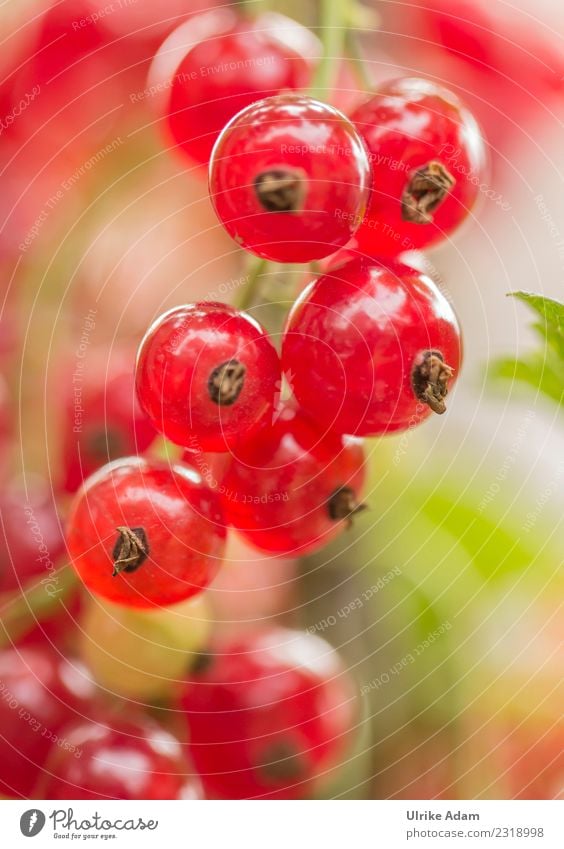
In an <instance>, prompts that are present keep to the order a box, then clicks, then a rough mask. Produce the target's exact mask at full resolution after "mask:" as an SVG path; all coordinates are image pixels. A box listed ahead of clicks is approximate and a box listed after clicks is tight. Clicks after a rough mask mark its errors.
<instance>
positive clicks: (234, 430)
mask: <svg viewBox="0 0 564 849" xmlns="http://www.w3.org/2000/svg"><path fill="white" fill-rule="evenodd" d="M280 380H281V372H280V362H279V359H278V354H277V353H276V350H275V348H274V346H273V344H272V342H271V341H270V339H269V337H268V335H267V334H266V332H265V331H264V330H263V329H262V327H261V326H260V325H259V324H258V323H257V322H256V321H255V320H254V319H253V318H251V317H250V316H249V315H247V314H246V313H241V312H237V310H235V309H234V308H233V307H230V306H228V305H227V304H219V303H218V304H216V303H200V304H189V305H187V306H183V307H176V308H175V309H173V310H170V311H169V312H167V313H165V314H164V315H163V316H161V317H160V318H159V319H157V321H156V322H155V323H154V324H153V325H152V326H151V327H150V328H149V330H148V332H147V334H146V336H145V338H144V339H143V341H142V343H141V347H140V349H139V354H138V358H137V374H136V381H137V394H138V396H139V400H140V402H141V405H142V406H143V408H144V410H145V411H146V412H147V414H148V416H149V417H150V419H151V421H152V423H153V424H154V426H155V427H156V428H157V430H159V431H161V433H164V434H165V436H167V437H168V438H169V439H171V440H172V441H173V442H176V443H178V444H179V445H184V446H187V447H188V448H192V449H195V450H197V451H200V452H201V451H227V450H229V448H230V447H231V446H232V445H233V443H234V442H236V441H237V440H238V439H239V438H240V437H241V436H243V435H244V434H246V433H247V432H248V430H249V429H250V428H252V427H254V425H255V424H256V423H257V422H258V421H259V420H260V419H261V418H262V417H263V416H264V415H265V414H266V413H267V412H268V411H269V410H271V409H272V405H273V403H274V400H275V395H276V392H277V389H278V388H279V386H280Z"/></svg>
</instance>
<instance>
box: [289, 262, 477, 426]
mask: <svg viewBox="0 0 564 849" xmlns="http://www.w3.org/2000/svg"><path fill="white" fill-rule="evenodd" d="M460 360H461V349H460V331H459V328H458V324H457V321H456V317H455V315H454V313H453V310H452V308H451V306H450V304H449V303H448V301H447V300H446V299H445V298H444V297H443V295H442V294H441V293H440V292H439V290H438V289H437V288H436V286H435V284H434V283H433V282H432V281H431V280H430V278H428V277H426V276H425V275H424V274H421V273H420V272H418V271H415V270H414V269H412V268H408V267H407V266H402V265H399V264H398V265H391V266H389V267H386V266H383V265H380V264H377V263H376V262H375V261H372V262H369V261H367V260H362V259H360V260H355V261H353V262H349V263H347V264H346V265H344V266H342V267H340V268H338V269H335V270H334V271H331V272H329V273H328V274H326V275H325V276H324V277H321V278H319V279H318V280H317V281H314V282H313V283H311V284H310V285H309V286H308V287H307V288H306V289H305V290H304V292H303V293H302V294H301V296H300V297H299V298H298V300H297V301H296V303H295V305H294V307H293V309H292V311H291V312H290V315H289V317H288V323H287V326H286V330H285V333H284V341H283V347H282V363H283V367H284V369H285V370H286V371H287V373H288V374H290V375H291V376H292V386H293V390H294V393H295V395H296V397H297V399H298V401H299V403H300V404H301V406H302V408H303V409H304V411H305V412H306V413H307V414H308V415H310V416H311V417H312V418H314V419H315V420H316V421H317V422H318V423H319V424H321V425H323V427H324V428H331V429H333V430H335V431H337V432H338V433H355V434H359V435H363V436H364V435H378V434H383V433H388V432H392V431H399V430H405V429H406V428H409V427H413V426H414V425H416V424H418V423H420V422H421V421H422V420H423V419H425V418H426V417H427V416H428V415H429V414H430V411H431V410H434V411H435V412H437V413H442V412H444V410H445V402H444V398H445V396H446V394H447V389H448V384H449V382H450V381H451V379H452V378H453V376H454V374H456V373H457V372H458V369H459V367H460Z"/></svg>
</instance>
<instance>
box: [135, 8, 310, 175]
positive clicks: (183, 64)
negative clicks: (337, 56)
mask: <svg viewBox="0 0 564 849" xmlns="http://www.w3.org/2000/svg"><path fill="white" fill-rule="evenodd" d="M314 45H317V39H315V37H314V36H313V35H312V34H311V33H310V32H309V31H308V30H306V29H305V28H304V27H302V26H301V25H300V24H298V23H296V22H295V21H292V20H290V19H289V18H286V17H284V16H283V15H277V14H273V13H266V14H261V15H258V16H256V17H254V18H246V17H242V16H241V15H240V14H239V13H237V12H236V11H235V10H234V9H229V8H227V7H224V8H221V9H216V10H214V11H211V12H206V13H204V14H201V15H198V16H196V17H194V18H191V19H190V20H189V21H187V22H186V23H184V24H183V25H182V26H180V27H179V28H178V29H177V30H175V31H174V32H173V33H172V34H171V35H170V36H169V37H168V39H167V40H166V41H165V43H164V44H163V46H162V47H161V49H160V50H159V52H158V53H157V55H156V57H155V60H154V62H153V66H152V69H151V73H150V75H149V86H150V87H151V86H155V87H156V90H157V91H159V90H161V91H162V90H163V87H164V86H166V90H167V101H166V103H163V104H162V105H163V107H164V112H165V115H166V123H167V127H168V130H169V132H170V134H171V135H172V138H173V140H174V142H175V144H176V145H178V146H179V147H180V148H181V149H182V151H183V152H184V153H186V154H187V155H188V156H189V157H190V158H191V159H193V160H195V161H196V162H199V163H201V164H206V165H207V163H208V162H209V158H210V154H211V151H212V147H213V145H214V142H215V140H216V139H217V137H218V135H219V133H220V131H221V129H222V128H223V127H224V126H225V124H226V123H227V122H228V121H230V120H231V118H232V117H233V116H234V115H235V114H236V113H237V112H239V110H241V109H243V108H244V107H246V106H249V105H250V104H251V103H253V102H254V101H255V100H259V99H260V98H261V97H267V96H271V95H275V94H278V93H279V92H281V91H284V90H287V89H290V90H292V89H300V88H305V87H307V85H308V83H309V79H310V76H311V63H310V62H308V60H307V57H306V56H304V55H303V54H302V48H305V49H306V50H307V53H309V54H310V55H311V53H316V55H318V56H319V55H320V54H319V49H316V48H315V47H314Z"/></svg>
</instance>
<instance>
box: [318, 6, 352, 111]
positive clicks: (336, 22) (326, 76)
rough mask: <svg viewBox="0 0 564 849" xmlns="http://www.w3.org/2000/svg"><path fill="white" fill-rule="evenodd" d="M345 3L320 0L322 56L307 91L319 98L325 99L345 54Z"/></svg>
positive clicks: (319, 27) (319, 28)
mask: <svg viewBox="0 0 564 849" xmlns="http://www.w3.org/2000/svg"><path fill="white" fill-rule="evenodd" d="M345 21H346V14H345V3H344V2H343V0H320V15H319V26H318V30H319V33H318V34H319V38H320V39H321V43H322V45H323V57H322V58H321V61H320V63H319V65H318V66H317V68H316V71H315V74H314V76H313V80H312V84H311V87H310V90H309V93H310V94H311V96H312V97H317V98H318V99H319V100H327V99H328V96H329V94H330V91H331V88H332V86H333V83H334V82H335V77H336V75H337V68H338V63H339V62H340V60H341V59H342V57H343V56H344V55H345V38H346V34H347V27H346V23H345Z"/></svg>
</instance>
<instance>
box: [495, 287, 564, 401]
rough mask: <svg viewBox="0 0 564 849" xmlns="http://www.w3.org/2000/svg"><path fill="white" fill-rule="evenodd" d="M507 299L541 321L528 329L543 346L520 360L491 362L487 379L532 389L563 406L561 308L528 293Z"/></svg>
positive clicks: (563, 312)
mask: <svg viewBox="0 0 564 849" xmlns="http://www.w3.org/2000/svg"><path fill="white" fill-rule="evenodd" d="M509 296H510V297H513V298H517V299H518V300H519V301H522V302H523V303H525V304H527V305H528V306H529V308H530V309H531V310H532V311H533V312H534V313H535V314H536V315H537V316H539V317H540V318H541V321H535V322H534V323H533V325H532V327H533V329H534V330H535V331H536V333H537V334H538V335H539V337H540V338H541V340H542V343H543V344H542V348H541V349H540V350H538V351H533V352H532V353H530V354H526V355H525V356H523V357H519V358H515V359H513V358H511V357H504V358H501V359H499V360H496V361H494V362H493V363H492V364H491V365H490V367H489V374H490V376H491V377H494V378H498V379H499V378H501V379H504V380H511V381H514V382H519V383H523V384H525V385H528V386H532V387H533V388H534V389H536V390H537V392H540V393H541V394H543V395H546V396H547V397H548V398H550V399H551V400H552V401H556V403H557V404H562V403H564V304H561V303H560V302H559V301H555V300H554V299H553V298H545V297H544V296H543V295H535V294H532V293H530V292H510V293H509Z"/></svg>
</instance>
